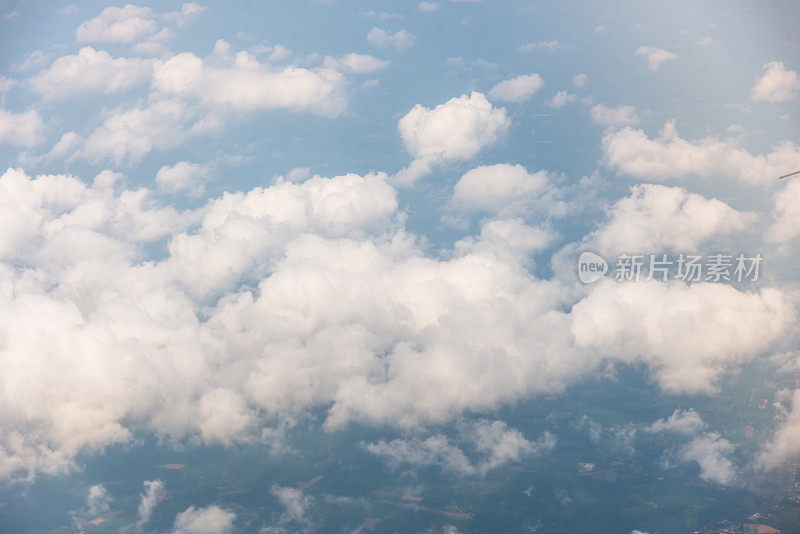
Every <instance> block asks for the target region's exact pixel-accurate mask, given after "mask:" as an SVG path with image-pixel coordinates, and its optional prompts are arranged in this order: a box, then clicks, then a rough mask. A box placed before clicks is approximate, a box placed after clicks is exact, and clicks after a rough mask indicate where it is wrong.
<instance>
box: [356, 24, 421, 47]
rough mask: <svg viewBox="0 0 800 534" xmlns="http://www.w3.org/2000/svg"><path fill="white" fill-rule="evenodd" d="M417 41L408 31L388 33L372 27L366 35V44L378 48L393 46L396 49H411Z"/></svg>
mask: <svg viewBox="0 0 800 534" xmlns="http://www.w3.org/2000/svg"><path fill="white" fill-rule="evenodd" d="M416 40H417V36H416V35H414V34H413V33H411V32H409V31H408V30H398V31H397V32H395V33H390V32H388V31H386V30H383V29H381V28H378V27H376V26H373V28H372V29H371V30H370V31H369V33H368V34H367V42H368V43H369V44H371V45H372V46H377V47H378V48H385V47H388V46H393V47H395V48H397V49H401V48H411V47H412V46H414V43H415V42H416Z"/></svg>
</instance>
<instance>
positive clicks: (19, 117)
mask: <svg viewBox="0 0 800 534" xmlns="http://www.w3.org/2000/svg"><path fill="white" fill-rule="evenodd" d="M42 141H44V122H42V117H41V116H40V115H39V113H38V112H37V111H35V110H32V109H31V110H28V111H25V112H23V113H12V112H10V111H6V110H5V109H2V108H0V145H14V146H22V147H33V146H36V145H38V144H40V143H42Z"/></svg>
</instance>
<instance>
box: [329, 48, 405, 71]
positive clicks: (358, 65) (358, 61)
mask: <svg viewBox="0 0 800 534" xmlns="http://www.w3.org/2000/svg"><path fill="white" fill-rule="evenodd" d="M388 64H389V62H388V61H384V60H382V59H378V58H376V57H375V56H370V55H367V54H355V53H351V54H345V55H344V56H342V57H340V58H339V59H335V58H332V57H330V56H328V57H326V58H325V66H326V67H330V68H335V69H341V68H344V69H347V70H349V71H351V72H354V73H356V74H367V73H370V72H375V71H376V70H380V69H382V68H385V67H386V66H387V65H388Z"/></svg>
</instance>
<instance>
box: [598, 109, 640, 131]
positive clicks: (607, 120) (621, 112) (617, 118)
mask: <svg viewBox="0 0 800 534" xmlns="http://www.w3.org/2000/svg"><path fill="white" fill-rule="evenodd" d="M589 116H590V117H591V119H592V122H594V123H595V124H599V125H601V126H614V127H617V128H620V127H622V126H636V125H637V124H639V117H638V116H637V115H636V108H635V107H633V106H617V107H614V108H612V107H609V106H606V105H605V104H597V105H596V106H592V108H591V109H590V110H589Z"/></svg>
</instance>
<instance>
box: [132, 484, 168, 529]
mask: <svg viewBox="0 0 800 534" xmlns="http://www.w3.org/2000/svg"><path fill="white" fill-rule="evenodd" d="M143 484H144V493H142V494H141V500H140V501H139V510H138V513H139V520H138V521H137V524H138V525H139V526H142V525H146V524H147V523H149V522H150V518H151V517H152V515H153V510H154V509H155V507H156V505H157V504H158V503H159V501H161V500H162V499H164V497H165V496H166V490H165V489H164V483H163V482H161V481H160V480H145V481H144V483H143Z"/></svg>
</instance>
